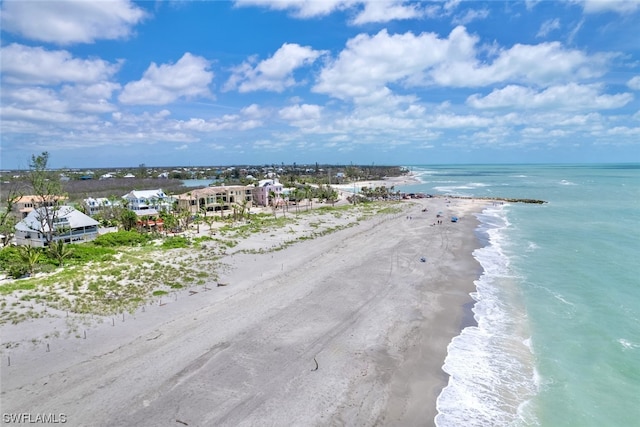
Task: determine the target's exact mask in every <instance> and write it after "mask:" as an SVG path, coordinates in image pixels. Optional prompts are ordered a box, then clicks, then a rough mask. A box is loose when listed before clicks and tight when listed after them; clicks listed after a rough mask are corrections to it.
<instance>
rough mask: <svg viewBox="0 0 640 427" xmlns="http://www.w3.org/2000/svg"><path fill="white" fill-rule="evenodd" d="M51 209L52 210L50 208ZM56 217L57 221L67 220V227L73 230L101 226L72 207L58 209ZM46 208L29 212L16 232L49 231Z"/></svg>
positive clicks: (17, 225)
mask: <svg viewBox="0 0 640 427" xmlns="http://www.w3.org/2000/svg"><path fill="white" fill-rule="evenodd" d="M49 209H51V208H49ZM57 209H58V211H57V212H56V214H55V216H56V219H58V220H61V219H66V221H65V223H66V224H65V225H68V226H69V227H71V228H79V227H91V226H94V225H98V224H100V223H99V222H98V221H96V220H95V219H93V218H91V217H90V216H87V215H85V214H83V213H82V212H80V211H79V210H77V209H74V208H73V207H71V206H60V207H58V208H57ZM45 215H46V212H45V208H38V209H34V210H32V211H31V212H29V215H27V217H26V218H25V219H23V220H22V221H20V222H19V223H18V224H16V230H18V231H49V226H48V225H47V224H46V223H45V224H43V223H44V222H45Z"/></svg>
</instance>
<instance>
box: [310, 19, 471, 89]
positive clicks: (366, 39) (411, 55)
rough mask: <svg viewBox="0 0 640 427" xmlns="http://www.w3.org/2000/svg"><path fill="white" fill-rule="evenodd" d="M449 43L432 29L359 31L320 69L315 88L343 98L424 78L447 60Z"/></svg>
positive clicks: (462, 48)
mask: <svg viewBox="0 0 640 427" xmlns="http://www.w3.org/2000/svg"><path fill="white" fill-rule="evenodd" d="M447 47H448V46H447V43H446V41H444V40H442V39H439V38H438V36H437V35H435V34H433V33H422V34H419V35H414V34H413V33H411V32H408V33H405V34H389V33H388V32H387V30H382V31H380V32H379V33H378V34H375V35H373V36H370V35H368V34H360V35H358V36H356V37H355V38H353V39H351V40H349V41H348V42H347V45H346V48H345V49H344V50H343V51H342V52H340V54H339V56H338V58H337V59H335V60H334V61H332V62H330V63H329V64H328V65H327V66H326V67H325V68H324V69H323V70H322V71H321V73H320V75H319V78H318V81H317V83H316V85H315V87H314V91H316V92H319V93H326V94H329V95H331V96H334V97H336V98H340V99H358V98H365V97H370V96H371V95H372V94H373V93H376V92H378V93H379V92H381V91H383V92H385V93H388V92H389V91H388V88H386V85H387V84H389V83H392V82H409V81H411V82H414V83H415V82H416V81H419V80H422V79H423V77H424V71H425V70H427V69H429V68H430V67H433V66H434V65H436V64H438V63H440V62H442V61H443V60H444V58H445V56H446V55H447V53H448V49H447ZM460 50H464V47H461V48H460Z"/></svg>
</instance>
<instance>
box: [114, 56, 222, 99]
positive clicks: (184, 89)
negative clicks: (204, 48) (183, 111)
mask: <svg viewBox="0 0 640 427" xmlns="http://www.w3.org/2000/svg"><path fill="white" fill-rule="evenodd" d="M208 69H209V61H207V60H206V59H204V58H202V57H200V56H195V55H192V54H191V53H189V52H187V53H185V54H184V55H183V56H182V58H180V60H179V61H178V62H176V63H175V64H162V65H159V66H158V65H156V64H155V63H152V64H151V65H150V66H149V68H148V69H147V70H146V71H145V72H144V75H143V76H142V79H141V80H138V81H135V82H131V83H127V84H126V85H125V87H124V90H123V91H122V93H121V94H120V96H119V97H118V99H119V100H120V102H122V103H124V104H145V105H164V104H168V103H171V102H173V101H175V100H177V99H178V98H195V97H211V96H212V95H211V92H210V91H209V84H210V83H211V81H212V80H213V72H211V71H208Z"/></svg>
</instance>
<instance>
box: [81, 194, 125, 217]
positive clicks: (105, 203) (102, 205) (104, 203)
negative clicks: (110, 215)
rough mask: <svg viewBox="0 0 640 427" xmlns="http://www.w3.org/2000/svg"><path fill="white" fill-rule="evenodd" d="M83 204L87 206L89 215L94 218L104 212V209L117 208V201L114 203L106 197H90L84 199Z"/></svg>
mask: <svg viewBox="0 0 640 427" xmlns="http://www.w3.org/2000/svg"><path fill="white" fill-rule="evenodd" d="M82 204H83V205H84V206H85V208H86V212H87V214H89V216H94V215H95V214H97V213H98V212H101V211H103V210H104V209H107V208H112V207H113V206H116V205H117V201H114V202H112V201H111V200H109V199H107V198H105V197H98V198H95V199H94V198H93V197H89V198H87V199H84V200H83V201H82Z"/></svg>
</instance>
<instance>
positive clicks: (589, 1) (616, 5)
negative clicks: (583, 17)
mask: <svg viewBox="0 0 640 427" xmlns="http://www.w3.org/2000/svg"><path fill="white" fill-rule="evenodd" d="M574 3H579V4H582V7H583V9H584V12H585V13H601V12H615V13H619V14H628V13H634V12H636V11H638V10H640V1H638V0H574Z"/></svg>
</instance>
